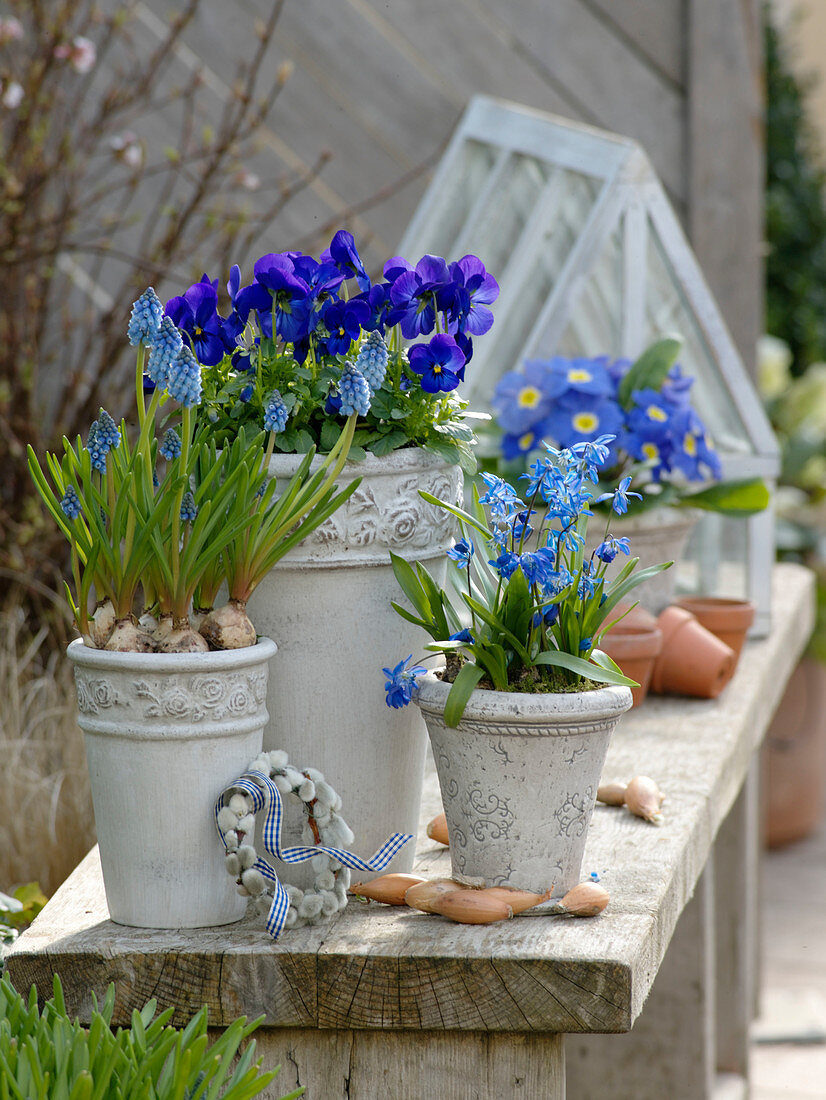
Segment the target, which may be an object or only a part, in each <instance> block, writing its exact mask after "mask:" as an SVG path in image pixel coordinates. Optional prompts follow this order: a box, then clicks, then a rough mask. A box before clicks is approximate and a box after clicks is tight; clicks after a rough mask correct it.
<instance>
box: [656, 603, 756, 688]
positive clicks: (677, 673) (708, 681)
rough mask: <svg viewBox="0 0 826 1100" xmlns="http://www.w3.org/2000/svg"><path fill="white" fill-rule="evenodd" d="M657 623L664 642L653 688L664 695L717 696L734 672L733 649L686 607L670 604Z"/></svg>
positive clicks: (735, 658)
mask: <svg viewBox="0 0 826 1100" xmlns="http://www.w3.org/2000/svg"><path fill="white" fill-rule="evenodd" d="M657 625H658V626H659V628H660V630H661V631H662V635H663V646H662V652H661V653H660V655H659V657H658V658H657V660H656V663H655V664H654V672H653V674H652V676H651V690H652V691H655V692H657V693H659V694H662V695H664V694H668V695H696V696H699V697H700V698H702V699H716V698H717V696H718V695H719V694H720V692H721V691H722V690H723V688H724V687H725V686H726V684H727V683H728V682H729V680H730V679H731V677H732V676H733V675H734V668H735V665H736V664H737V657H736V656H735V653H734V650H733V649H732V648H731V647H730V646H727V645H726V644H725V642H721V641H720V639H719V638H716V637H715V636H714V635H713V634H712V633H711V631H710V630H706V628H705V627H704V626H701V625H700V623H698V622H697V620H696V619H695V618H694V616H693V615H692V614H691V612H690V611H686V609H685V608H684V607H677V606H676V605H672V606H671V607H667V608H666V609H665V611H663V612H661V613H660V616H659V618H658V619H657Z"/></svg>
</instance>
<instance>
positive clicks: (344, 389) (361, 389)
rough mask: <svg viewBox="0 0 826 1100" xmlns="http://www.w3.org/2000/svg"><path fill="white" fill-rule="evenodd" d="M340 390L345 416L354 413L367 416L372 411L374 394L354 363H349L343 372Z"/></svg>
mask: <svg viewBox="0 0 826 1100" xmlns="http://www.w3.org/2000/svg"><path fill="white" fill-rule="evenodd" d="M338 392H339V396H340V397H341V411H342V413H343V414H344V416H350V415H351V414H352V413H358V415H359V416H367V414H368V412H369V411H370V399H371V397H372V394H371V392H370V387H369V385H368V384H367V380H366V379H365V378H364V376H363V375H362V374H361V373H360V372H359V371H357V370H356V368H355V367H354V366H353V364H352V363H348V364H347V366H346V367H345V368H344V370H343V371H342V372H341V378H340V379H339V381H338Z"/></svg>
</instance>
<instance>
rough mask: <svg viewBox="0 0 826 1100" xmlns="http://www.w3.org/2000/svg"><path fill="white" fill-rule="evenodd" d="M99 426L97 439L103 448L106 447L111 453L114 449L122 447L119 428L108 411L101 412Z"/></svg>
mask: <svg viewBox="0 0 826 1100" xmlns="http://www.w3.org/2000/svg"><path fill="white" fill-rule="evenodd" d="M97 425H98V429H97V439H98V442H99V443H100V444H101V446H103V447H105V448H106V449H107V451H111V450H112V449H113V448H115V447H119V446H120V432H119V431H118V426H117V424H116V423H115V421H114V420H113V419H112V417H111V416H110V415H109V413H108V412H107V411H106V409H101V410H100V415H99V416H98V419H97Z"/></svg>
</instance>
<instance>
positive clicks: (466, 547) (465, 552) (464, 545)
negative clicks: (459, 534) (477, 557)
mask: <svg viewBox="0 0 826 1100" xmlns="http://www.w3.org/2000/svg"><path fill="white" fill-rule="evenodd" d="M447 556H448V557H449V558H450V559H451V561H455V562H456V565H457V566H458V568H459V569H465V568H467V566H469V565H470V559H471V558H472V557H473V543H472V542H468V540H467V539H459V541H458V542H457V543H456V545H455V546H453V547H452V548H451V549H450V550H448V551H447Z"/></svg>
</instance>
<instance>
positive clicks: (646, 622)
mask: <svg viewBox="0 0 826 1100" xmlns="http://www.w3.org/2000/svg"><path fill="white" fill-rule="evenodd" d="M620 615H622V616H624V617H623V619H622V621H621V622H620V623H618V625H617V627H616V630H617V632H618V633H619V634H622V633H624V632H625V631H626V630H628V629H629V627H633V629H634V630H658V629H659V628H658V626H657V616H656V615H652V614H651V612H650V611H648V610H647V609H646V608H644V607H643V605H642V604H641V603H637V604H634V603H625V602H623V603H618V604H617V606H616V607H615V608H614V610H613V611H612V612H611V615H610V618H609V621H611V620H613V619H616V618H618V617H619V616H620Z"/></svg>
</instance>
